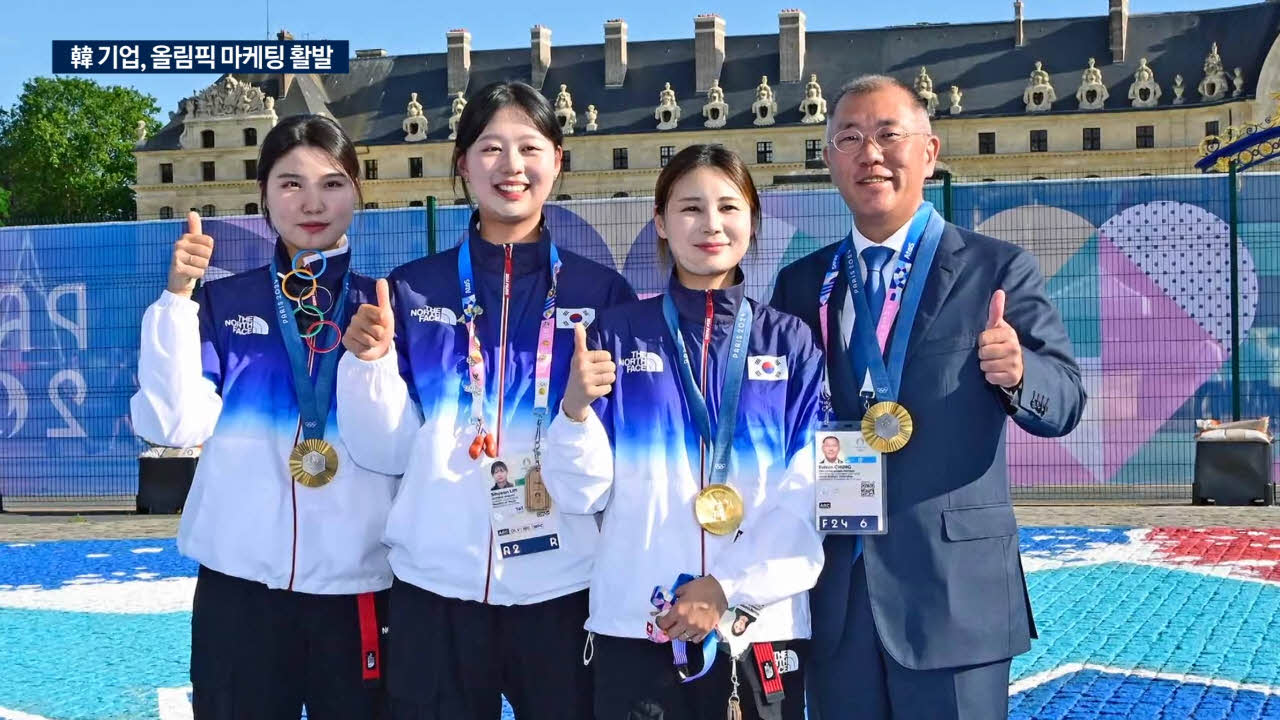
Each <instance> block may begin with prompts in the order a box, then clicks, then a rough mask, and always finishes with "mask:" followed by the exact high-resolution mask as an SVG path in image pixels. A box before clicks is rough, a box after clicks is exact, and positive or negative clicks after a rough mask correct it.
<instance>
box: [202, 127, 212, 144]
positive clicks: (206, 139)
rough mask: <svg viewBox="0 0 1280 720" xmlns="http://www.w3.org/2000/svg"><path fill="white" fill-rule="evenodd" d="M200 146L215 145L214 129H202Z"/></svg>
mask: <svg viewBox="0 0 1280 720" xmlns="http://www.w3.org/2000/svg"><path fill="white" fill-rule="evenodd" d="M200 147H204V148H211V147H213V131H212V130H201V131H200Z"/></svg>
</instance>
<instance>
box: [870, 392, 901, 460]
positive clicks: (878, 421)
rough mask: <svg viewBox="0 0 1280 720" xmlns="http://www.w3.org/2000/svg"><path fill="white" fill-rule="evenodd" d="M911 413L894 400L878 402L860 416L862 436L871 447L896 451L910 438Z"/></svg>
mask: <svg viewBox="0 0 1280 720" xmlns="http://www.w3.org/2000/svg"><path fill="white" fill-rule="evenodd" d="M911 430H912V423H911V413H909V412H907V409H906V408H904V407H902V406H901V405H899V404H898V403H896V402H878V403H876V404H875V405H872V406H871V407H870V408H868V409H867V414H865V415H863V416H862V437H863V438H865V439H866V441H867V444H868V445H870V446H871V449H873V450H877V451H879V452H882V453H891V452H897V451H899V450H901V449H902V448H904V447H906V445H907V441H908V440H910V439H911Z"/></svg>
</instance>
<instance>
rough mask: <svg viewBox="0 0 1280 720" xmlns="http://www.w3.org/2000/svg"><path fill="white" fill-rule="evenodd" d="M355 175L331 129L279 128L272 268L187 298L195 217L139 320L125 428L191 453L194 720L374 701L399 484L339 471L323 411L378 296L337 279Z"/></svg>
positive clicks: (187, 530)
mask: <svg viewBox="0 0 1280 720" xmlns="http://www.w3.org/2000/svg"><path fill="white" fill-rule="evenodd" d="M357 171H358V161H357V159H356V153H355V148H354V146H353V145H352V144H351V140H350V139H349V138H348V137H347V136H346V135H345V134H344V133H343V131H342V129H341V128H340V127H339V126H338V124H337V123H335V122H334V121H333V120H331V119H329V118H326V117H322V116H317V115H298V116H293V117H288V118H285V119H283V120H281V121H280V122H279V123H278V124H277V125H276V126H275V127H274V128H273V129H272V130H271V132H269V133H268V134H267V135H266V137H265V138H263V141H262V149H261V154H260V158H259V161H258V185H259V188H260V191H261V195H262V207H263V214H264V215H266V217H267V220H268V222H269V223H270V225H271V227H272V228H273V229H274V230H275V231H276V233H277V234H278V235H279V239H278V240H277V241H276V245H275V248H274V251H273V259H272V262H271V264H270V265H268V266H266V267H261V268H258V269H256V270H250V271H247V272H243V273H240V274H237V275H232V276H230V277H227V278H223V279H220V280H215V281H212V282H209V283H207V284H205V285H203V286H202V287H201V288H200V289H199V290H195V291H194V293H193V289H194V285H195V283H196V281H197V280H199V279H201V278H203V277H204V273H205V270H206V269H207V268H208V267H209V263H210V259H211V258H212V256H213V243H214V239H213V238H212V237H210V236H208V235H205V234H204V233H203V232H202V228H201V222H200V216H199V215H197V214H196V213H194V212H193V213H191V214H190V216H189V217H188V227H187V233H186V234H184V235H183V236H182V237H181V238H180V239H179V240H178V242H177V243H176V244H175V245H174V252H173V256H172V261H171V265H170V271H169V282H168V288H167V290H166V291H165V292H164V293H163V295H161V297H160V299H159V300H157V301H156V302H155V303H153V304H152V305H151V306H150V307H149V308H147V311H146V313H145V314H144V315H143V319H142V347H141V352H140V354H139V357H138V382H139V385H140V387H139V389H138V393H137V394H136V395H134V396H133V399H132V401H131V412H132V417H133V424H134V427H135V428H136V429H137V432H138V434H139V435H141V436H142V437H144V438H146V439H147V440H150V441H152V442H154V443H157V444H161V445H169V446H176V447H193V446H196V445H203V446H204V447H203V451H202V453H201V456H200V463H199V465H198V466H197V469H196V475H195V481H194V483H193V484H192V487H191V492H190V494H189V496H188V498H187V502H186V506H185V509H184V512H183V515H182V522H181V525H180V527H179V530H178V548H179V550H180V551H181V552H182V553H183V554H184V555H186V556H188V557H190V558H192V559H194V560H196V561H197V562H199V563H200V571H199V579H198V580H197V581H196V591H195V600H194V607H193V612H192V618H191V682H192V688H193V691H192V700H193V705H194V709H195V717H196V718H197V720H223V719H225V720H242V719H243V718H264V719H265V718H280V717H295V718H296V717H298V715H299V714H300V713H301V709H302V706H303V705H304V704H305V705H306V708H307V713H308V716H309V717H311V718H319V719H322V720H323V719H327V718H335V719H337V718H341V719H343V720H346V719H348V718H372V717H374V715H375V713H376V712H378V711H379V708H380V707H381V704H382V700H383V699H382V696H381V690H380V674H381V669H382V666H381V655H380V652H379V628H380V625H381V617H380V615H381V614H382V613H380V612H379V609H380V606H382V605H385V594H386V593H385V591H386V589H387V588H388V587H390V585H391V568H390V566H389V564H388V563H387V557H386V549H385V548H384V547H383V546H382V545H381V543H380V542H379V539H380V537H381V534H382V529H383V527H384V526H385V523H386V517H387V512H388V511H389V509H390V507H391V498H392V495H393V494H394V492H395V485H396V479H395V478H394V477H393V476H392V475H390V474H387V473H380V472H376V471H372V470H369V469H366V468H363V467H361V466H359V465H357V464H356V463H354V462H351V458H350V456H349V455H348V453H347V449H346V447H345V446H344V445H343V443H342V440H341V438H340V437H339V432H338V428H337V423H336V418H335V417H334V413H335V412H336V410H335V408H334V405H333V402H332V396H333V393H332V387H333V384H334V379H335V376H336V374H337V360H338V357H339V355H341V353H342V347H341V343H340V340H339V332H338V329H339V327H340V326H341V325H342V324H344V322H345V317H347V316H349V315H350V311H352V310H354V308H355V307H356V306H358V305H359V304H360V303H362V302H370V301H372V298H373V294H374V285H373V281H372V280H370V279H369V278H366V277H363V276H361V275H358V274H356V273H355V272H353V271H352V270H351V269H350V259H351V252H350V245H349V243H348V241H347V235H346V233H347V229H348V228H349V226H350V225H351V221H352V217H353V214H354V208H355V206H356V203H357V200H358V198H359V195H360V190H359V184H358V180H357V177H358V176H357ZM334 470H336V474H335V473H334Z"/></svg>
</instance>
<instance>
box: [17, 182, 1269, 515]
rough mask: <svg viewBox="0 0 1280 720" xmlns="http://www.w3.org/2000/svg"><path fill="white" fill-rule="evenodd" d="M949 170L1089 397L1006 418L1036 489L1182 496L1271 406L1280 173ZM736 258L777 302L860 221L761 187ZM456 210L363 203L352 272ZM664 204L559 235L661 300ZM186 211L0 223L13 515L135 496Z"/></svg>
mask: <svg viewBox="0 0 1280 720" xmlns="http://www.w3.org/2000/svg"><path fill="white" fill-rule="evenodd" d="M1110 175H1112V176H1110V177H1079V176H1077V177H1053V176H1049V175H1048V174H1046V176H1045V177H1044V178H1043V179H1036V180H1026V179H1016V180H1015V179H1009V180H1002V179H1000V178H987V179H984V180H989V181H985V182H984V181H968V180H963V181H962V180H959V179H952V178H949V177H943V178H941V179H939V180H937V181H934V182H931V183H930V185H929V186H928V188H927V189H926V195H927V197H928V198H929V199H930V200H931V201H933V202H934V203H935V205H936V206H937V207H939V209H940V210H942V212H943V214H944V215H945V216H946V217H947V218H948V219H949V220H951V221H952V222H954V223H956V224H957V225H960V226H962V227H966V228H971V229H974V230H977V231H979V232H983V233H986V234H989V235H993V236H995V237H999V238H1002V239H1005V240H1009V241H1011V242H1015V243H1017V244H1019V245H1021V246H1023V247H1025V248H1027V249H1028V250H1030V251H1031V252H1033V253H1034V254H1035V256H1036V257H1037V258H1038V260H1039V262H1040V267H1041V269H1042V271H1043V274H1044V276H1045V278H1046V282H1047V286H1048V291H1049V295H1050V297H1051V299H1052V300H1053V302H1054V303H1055V305H1056V307H1057V308H1058V310H1059V312H1060V313H1061V314H1062V316H1063V319H1064V321H1065V323H1066V326H1067V329H1068V332H1069V333H1070V335H1071V339H1072V342H1073V344H1074V349H1075V353H1076V355H1077V357H1078V358H1079V361H1080V364H1081V367H1082V369H1083V371H1084V378H1085V384H1086V387H1087V390H1088V393H1089V397H1090V402H1089V404H1088V409H1087V411H1086V413H1085V417H1084V420H1083V421H1082V423H1081V425H1080V427H1079V428H1078V429H1077V430H1076V431H1075V432H1074V433H1072V434H1071V435H1070V436H1069V437H1067V438H1064V439H1061V440H1043V439H1038V438H1032V437H1030V436H1028V435H1026V434H1025V433H1023V432H1021V431H1020V430H1018V429H1016V428H1012V429H1011V432H1010V440H1009V445H1008V447H1009V462H1010V466H1011V471H1012V482H1013V484H1014V494H1015V497H1016V498H1019V499H1023V500H1113V499H1114V500H1151V499H1176V500H1186V499H1188V498H1189V497H1190V482H1191V477H1192V471H1193V457H1194V442H1193V440H1192V433H1193V420H1194V419H1195V418H1197V417H1218V418H1229V417H1232V416H1233V415H1243V416H1246V417H1249V416H1259V415H1271V416H1274V415H1276V414H1277V412H1280V392H1277V389H1278V388H1280V213H1277V212H1276V210H1275V208H1276V206H1277V203H1280V175H1276V174H1270V173H1262V172H1250V173H1244V174H1241V175H1239V176H1238V177H1232V176H1227V175H1209V176H1203V175H1156V176H1150V177H1126V176H1123V175H1122V174H1121V173H1114V174H1110ZM762 202H763V206H764V207H763V210H764V222H763V225H762V227H761V228H760V232H759V234H758V236H757V242H756V244H755V246H754V247H753V249H752V250H751V251H750V252H749V253H748V256H747V259H746V261H745V263H744V265H745V268H744V269H745V271H746V275H747V282H748V291H749V293H750V294H751V295H752V296H754V297H756V298H758V299H762V300H765V299H767V298H768V297H769V291H770V288H771V287H772V283H773V279H774V277H775V275H776V273H777V271H778V270H779V269H780V268H781V267H783V266H785V265H786V264H787V263H789V262H791V261H793V260H795V259H798V258H800V257H803V256H804V255H805V254H807V253H809V252H811V251H813V250H815V249H817V248H819V247H822V246H823V245H826V244H828V243H831V242H834V241H836V240H838V239H839V238H841V237H843V236H844V234H845V233H847V232H848V230H849V225H850V216H849V213H848V210H847V209H846V207H845V205H844V203H843V201H842V200H841V198H840V196H839V195H838V194H837V193H836V192H835V191H834V190H832V189H830V188H829V186H826V185H816V186H809V187H803V186H799V187H797V186H788V187H786V188H782V187H779V188H772V189H766V190H765V191H764V192H763V193H762ZM469 212H470V211H469V209H468V208H467V207H465V206H458V205H443V204H437V203H436V202H435V201H434V200H433V199H430V198H424V200H423V204H422V205H421V206H414V207H408V206H406V207H399V208H388V207H385V206H384V207H381V208H378V209H369V210H365V211H362V212H360V213H358V214H357V217H356V220H355V223H354V224H353V227H352V230H351V233H350V237H351V240H352V243H353V248H354V257H355V266H356V269H357V270H359V271H360V272H363V273H366V274H369V275H373V276H381V275H384V274H385V273H386V272H388V271H389V270H391V269H392V268H393V267H396V266H397V265H399V264H401V263H404V262H407V261H409V260H412V259H414V258H417V257H421V256H422V255H424V254H429V253H433V252H438V251H440V250H443V249H446V248H448V247H451V246H453V245H454V244H456V243H457V242H458V240H459V238H460V237H461V236H462V233H463V229H464V228H465V227H466V223H467V220H468V217H469ZM652 215H653V207H652V199H651V198H638V197H607V198H604V197H602V198H596V199H590V198H575V199H573V200H566V201H560V202H555V203H551V204H549V205H548V207H547V210H546V217H547V222H548V224H549V225H550V227H551V228H552V230H553V232H554V234H555V237H556V240H557V243H558V244H559V245H560V246H562V247H564V248H566V249H568V250H572V251H575V252H578V253H580V254H582V255H585V256H587V257H589V258H591V259H593V260H595V261H597V262H601V263H603V264H605V265H607V266H609V267H612V268H615V269H617V270H619V271H620V272H622V273H623V275H624V276H625V277H626V278H627V279H628V280H629V281H630V282H631V283H632V284H633V286H634V287H635V289H636V290H637V291H638V292H640V293H654V292H659V291H661V290H662V288H663V287H664V286H665V284H666V279H667V271H666V270H665V269H664V268H663V267H661V266H660V264H659V262H658V259H657V256H656V250H655V242H654V239H655V234H654V229H653V225H652ZM183 223H184V220H183V219H182V218H173V219H164V220H160V219H152V220H140V221H136V222H123V223H94V224H74V225H50V226H25V227H9V228H0V398H2V399H0V497H2V498H3V500H2V502H3V503H4V507H5V508H8V509H14V508H19V507H31V506H32V503H35V504H39V505H51V504H52V505H67V506H73V505H83V504H91V505H101V504H103V503H107V504H128V503H131V501H132V496H133V494H134V493H135V492H136V488H137V469H138V465H137V457H138V455H139V453H140V452H141V451H143V450H144V449H146V444H145V443H144V442H142V441H141V440H139V439H138V438H136V437H135V436H134V434H133V431H132V428H131V426H130V423H129V417H128V400H129V397H130V396H131V395H132V394H133V392H134V391H135V389H136V383H137V379H136V363H137V353H138V327H139V321H140V318H141V315H142V311H143V310H144V309H145V307H146V306H147V305H148V304H149V303H150V302H151V301H153V300H154V299H155V297H156V296H157V295H158V294H159V292H160V290H161V288H162V287H163V286H164V281H165V275H166V272H167V268H168V263H169V253H170V250H171V247H172V244H173V242H174V240H176V239H177V237H178V236H179V235H180V234H181V232H182V231H183V230H182V228H183ZM204 228H205V232H206V233H207V234H209V235H211V236H213V238H214V240H215V251H214V260H213V264H214V266H215V267H214V268H213V269H212V270H211V276H212V277H217V276H221V275H225V274H231V273H236V272H241V271H244V270H248V269H251V268H253V267H257V266H260V265H262V264H265V262H266V261H267V259H268V256H269V252H270V249H271V245H272V242H273V238H274V236H273V234H272V233H271V232H270V231H269V229H268V227H267V225H266V223H265V221H264V220H263V219H262V218H261V217H258V216H226V217H213V218H206V219H205V220H204Z"/></svg>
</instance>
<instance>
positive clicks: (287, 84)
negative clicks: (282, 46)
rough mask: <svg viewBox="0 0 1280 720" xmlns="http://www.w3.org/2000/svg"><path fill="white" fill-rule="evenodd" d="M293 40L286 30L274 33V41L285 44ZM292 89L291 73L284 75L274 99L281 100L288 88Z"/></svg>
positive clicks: (281, 77)
mask: <svg viewBox="0 0 1280 720" xmlns="http://www.w3.org/2000/svg"><path fill="white" fill-rule="evenodd" d="M292 39H293V33H291V32H289V31H288V30H284V29H281V30H280V32H278V33H276V40H279V41H280V42H286V41H289V40H292ZM291 87H293V73H285V74H283V75H281V76H280V89H279V92H278V93H277V94H276V99H278V100H283V99H284V98H285V96H286V95H288V94H289V88H291Z"/></svg>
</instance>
